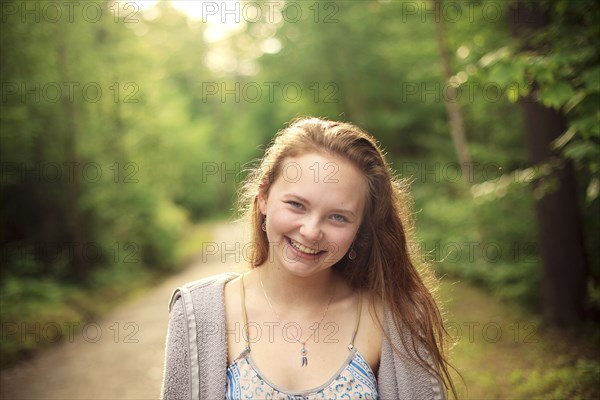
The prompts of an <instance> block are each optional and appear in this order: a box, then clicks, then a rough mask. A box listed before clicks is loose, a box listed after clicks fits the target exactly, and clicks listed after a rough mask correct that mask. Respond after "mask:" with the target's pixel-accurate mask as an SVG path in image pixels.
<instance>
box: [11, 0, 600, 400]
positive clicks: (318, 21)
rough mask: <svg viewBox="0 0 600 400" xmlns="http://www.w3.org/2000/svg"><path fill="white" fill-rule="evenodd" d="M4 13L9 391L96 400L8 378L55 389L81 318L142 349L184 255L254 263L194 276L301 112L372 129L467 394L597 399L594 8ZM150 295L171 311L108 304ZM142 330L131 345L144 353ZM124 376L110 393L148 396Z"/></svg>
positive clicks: (480, 5)
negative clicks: (265, 157)
mask: <svg viewBox="0 0 600 400" xmlns="http://www.w3.org/2000/svg"><path fill="white" fill-rule="evenodd" d="M1 7H2V8H1V11H2V14H1V18H2V20H1V38H0V45H1V53H0V73H1V96H2V99H1V115H0V129H1V147H0V156H1V163H0V189H1V196H2V199H1V206H0V210H1V215H0V251H1V265H2V266H1V270H0V277H1V283H0V288H1V297H0V300H1V314H0V315H1V319H2V342H1V355H2V358H1V365H2V375H3V378H2V386H3V387H4V388H6V387H8V386H7V385H10V382H13V388H12V389H2V390H3V392H2V394H3V397H5V398H10V397H18V396H22V397H20V398H36V397H35V396H38V395H39V396H41V394H39V393H44V394H43V396H44V398H54V397H53V396H59V395H58V394H57V393H61V394H60V396H59V397H62V398H69V394H71V395H72V396H73V398H84V396H88V397H87V398H100V395H98V394H97V393H99V392H94V390H93V389H92V388H91V387H88V388H87V391H83V392H78V391H77V389H74V388H73V387H72V386H68V385H77V383H73V382H70V383H69V379H67V378H65V380H64V382H63V384H61V385H62V386H61V387H60V388H57V389H56V390H62V392H51V391H49V387H48V386H46V388H45V389H44V388H41V389H39V390H40V392H36V393H33V392H27V390H29V389H31V388H29V389H27V388H23V387H20V388H19V389H16V388H14V385H15V384H14V382H21V381H19V380H18V379H23V380H24V381H23V382H25V381H28V382H31V380H32V379H33V380H34V381H35V380H38V379H46V378H41V377H40V375H39V374H38V373H36V372H35V371H36V370H35V369H32V368H34V367H32V365H35V363H36V362H37V361H35V360H38V358H39V357H40V355H41V354H48V352H49V351H57V350H56V348H60V349H61V350H60V351H63V352H65V351H68V350H67V349H68V346H67V345H69V344H72V343H73V342H76V340H70V339H73V336H74V337H76V338H78V339H79V341H83V342H85V344H93V343H95V342H94V341H93V340H91V339H90V338H91V337H92V336H91V335H92V333H90V332H87V331H86V330H83V332H84V333H85V334H84V335H82V334H80V332H81V331H80V328H81V327H86V328H89V327H90V326H92V325H90V324H91V323H95V322H93V321H100V320H103V318H104V321H106V318H107V316H110V315H112V316H113V317H112V318H113V319H112V322H111V323H114V324H117V325H116V326H115V325H114V324H113V325H109V326H108V329H110V330H107V328H106V327H105V328H104V332H105V335H106V334H110V335H111V338H112V337H114V338H115V340H111V343H113V344H114V346H116V345H124V344H127V343H131V342H126V341H125V339H124V337H127V336H126V334H128V333H129V334H131V333H132V332H133V334H135V332H137V331H135V326H138V328H139V325H127V326H126V324H125V323H123V322H124V321H135V318H136V317H135V315H138V313H142V312H150V313H152V314H153V315H154V314H156V313H158V314H161V315H163V314H164V318H166V316H167V315H166V304H167V301H168V295H169V290H168V289H165V288H170V289H172V288H173V287H174V286H169V285H171V284H172V283H173V281H172V280H169V279H173V277H176V276H179V277H182V275H181V274H185V273H186V272H185V271H189V268H190V267H193V268H197V269H196V270H194V271H196V272H195V275H194V276H195V277H191V279H197V277H198V276H200V275H202V274H206V273H207V271H209V270H210V272H211V273H212V272H215V271H224V270H226V269H227V268H228V267H226V264H227V265H229V266H230V267H231V268H239V267H240V265H243V263H244V260H243V257H241V259H240V257H237V258H235V257H234V260H233V262H232V261H231V259H230V260H229V261H227V262H223V258H222V257H217V258H216V259H215V260H214V262H215V263H220V265H219V266H218V267H214V268H212V269H206V268H205V269H202V268H204V267H203V265H205V264H206V263H207V261H208V260H207V259H206V258H205V255H206V254H207V253H210V255H211V256H215V255H218V254H220V253H221V252H222V251H223V250H224V249H222V248H220V247H219V245H221V244H222V245H224V243H225V241H227V240H229V241H230V242H229V243H230V244H231V243H232V242H231V240H232V238H233V237H236V236H232V235H224V236H223V235H222V237H223V239H222V241H220V240H221V239H218V240H217V239H215V235H216V234H217V233H216V232H222V229H226V227H227V226H228V225H227V224H228V223H229V222H228V221H232V220H233V219H234V215H235V210H234V204H235V199H236V190H237V188H238V187H239V184H240V182H241V181H242V180H243V178H244V176H245V171H246V170H247V169H248V168H249V167H250V166H252V165H253V163H254V161H255V160H256V159H257V158H258V157H260V156H261V154H262V151H263V150H264V148H265V146H266V145H267V144H268V143H269V141H270V140H271V138H272V137H273V135H274V134H275V132H277V131H278V130H279V129H281V128H283V127H285V126H286V124H287V123H288V122H289V121H290V120H291V119H293V118H295V117H299V116H307V115H311V116H320V117H326V118H330V119H336V120H345V121H350V122H352V123H355V124H357V125H359V126H361V127H363V128H364V129H366V130H367V131H368V132H370V133H371V134H372V135H374V136H375V137H376V138H377V140H379V142H380V143H381V146H382V147H383V148H385V150H386V152H387V157H388V160H389V161H390V163H391V165H392V167H393V168H394V169H395V171H396V172H397V174H398V175H399V176H401V177H404V178H407V179H410V180H411V181H412V185H411V190H412V195H413V197H414V211H415V217H416V224H417V230H416V241H415V242H414V243H413V245H414V246H415V248H416V249H417V250H418V251H419V252H420V254H422V255H423V256H424V257H425V258H427V259H428V260H429V261H431V264H432V268H434V270H435V273H436V275H437V276H438V277H440V278H441V286H440V290H439V292H438V295H439V300H440V304H441V305H442V306H443V307H444V308H445V310H446V311H445V313H446V318H447V321H448V330H449V333H450V335H451V336H452V337H453V339H454V342H455V346H454V349H453V353H452V360H453V362H454V364H455V366H456V368H457V370H458V371H459V372H461V374H462V375H463V378H464V383H463V381H461V380H460V378H457V379H458V380H457V384H458V388H459V394H460V397H461V398H490V399H491V398H511V399H516V398H519V399H521V398H523V399H529V398H553V399H555V398H571V399H572V398H598V397H597V396H599V395H600V357H599V354H600V351H599V346H598V344H599V342H600V331H599V330H598V319H599V311H600V286H599V285H600V239H599V236H598V232H599V231H600V213H599V207H598V206H599V201H600V200H599V199H598V194H599V191H600V180H599V179H600V172H599V171H600V165H599V160H600V150H599V145H600V128H599V126H600V124H599V118H600V109H599V105H600V94H599V93H600V64H599V51H598V50H599V49H598V43H600V42H599V36H600V35H599V27H600V23H599V22H600V20H599V14H600V8H599V7H598V5H597V3H596V2H595V1H593V0H589V1H587V0H577V1H567V0H555V1H546V0H540V1H535V2H528V1H504V0H503V1H500V0H474V1H447V0H441V1H438V0H436V1H433V0H431V1H375V0H369V1H367V0H364V1H268V2H263V1H257V2H247V1H227V2H224V1H167V0H164V1H150V0H145V1H86V2H77V1H75V2H54V1H48V2H46V1H3V2H2V3H1ZM224 227H225V228H224ZM219 229H221V231H220V230H219ZM239 247H240V246H239V242H238V248H237V249H238V250H239ZM233 248H234V251H235V249H236V247H235V244H234V245H233ZM228 251H229V253H231V249H229V250H228ZM215 265H216V264H215ZM188 275H189V273H188ZM188 275H186V278H189V276H188ZM165 282H169V285H167V286H164V285H165ZM161 285H162V286H161ZM159 287H161V288H163V289H161V290H162V292H161V293H162V296H161V297H160V298H159V299H158V303H157V304H158V308H157V309H152V311H141V309H140V308H138V309H136V308H135V307H134V308H132V309H130V310H129V311H128V312H129V313H130V314H129V316H128V317H123V316H121V317H115V316H114V315H115V314H111V313H113V312H115V310H119V307H122V306H123V304H125V303H126V304H129V305H131V304H132V303H131V301H137V302H138V303H136V304H138V307H141V306H140V304H145V303H143V302H144V299H146V298H149V297H151V296H153V295H155V293H156V292H155V290H157V288H159ZM132 299H134V300H132ZM127 302H129V303H127ZM119 318H121V319H119ZM140 318H141V317H140ZM119 323H120V325H119ZM100 326H103V325H98V327H100ZM67 327H72V330H70V329H71V328H69V329H67ZM146 330H153V331H157V332H159V333H160V335H159V336H158V338H157V339H156V343H158V344H157V345H156V346H158V347H156V348H153V350H152V351H153V352H155V353H156V354H157V355H156V359H157V360H158V362H157V364H158V365H153V366H152V368H151V371H150V372H148V374H145V373H144V374H145V375H144V376H145V377H146V378H148V379H150V378H151V383H149V384H148V385H146V386H147V387H145V388H146V389H148V388H150V390H152V391H153V392H152V393H156V395H145V394H140V393H141V392H138V396H137V398H156V397H158V396H159V393H158V392H157V390H159V388H160V374H161V372H162V364H161V363H162V361H161V360H162V358H161V357H162V353H161V352H162V347H161V346H162V343H164V333H166V319H162V320H160V321H159V322H157V323H156V325H154V326H152V327H151V328H147V329H146ZM118 333H120V334H121V336H119V337H118V338H117V336H118V335H116V336H115V334H118ZM143 333H144V330H143V329H140V335H143ZM161 335H162V336H161ZM81 336H83V339H82V338H81ZM141 337H142V338H143V336H141ZM117 339H118V340H117ZM148 340H149V339H148ZM135 343H136V344H135V346H136V347H135V349H137V350H136V351H134V352H132V354H131V356H128V357H133V358H135V357H136V355H140V354H142V353H144V352H145V351H146V350H145V349H146V347H145V346H146V345H147V343H145V342H144V340H141V341H139V342H135ZM114 346H113V347H114ZM132 346H134V345H130V346H129V347H132ZM88 347H89V346H88ZM49 348H51V349H50V350H49ZM84 351H86V350H85V349H82V350H81V352H79V351H78V353H77V354H78V355H77V356H73V357H83V356H82V354H83V353H82V352H84ZM106 351H110V350H106ZM62 354H63V355H64V354H66V353H62ZM61 357H62V358H57V359H56V360H60V361H56V360H55V361H52V362H50V361H48V363H50V364H48V365H46V366H45V368H52V369H51V370H48V369H46V370H45V372H44V375H46V376H47V377H48V378H47V379H52V377H53V376H54V375H56V376H58V374H60V372H59V369H60V368H63V367H64V368H66V366H68V365H69V364H71V363H72V362H73V360H72V359H69V358H68V357H67V356H61ZM52 363H53V364H52ZM57 364H59V365H57ZM138 364H139V363H138ZM90 365H94V360H93V359H92V360H91V361H90ZM107 365H110V366H109V367H107V368H108V370H109V371H110V369H111V368H115V366H114V363H111V362H109V361H107ZM146 367H148V365H146ZM148 368H149V367H148ZM113 372H114V370H113ZM73 373H75V372H69V373H65V374H66V375H65V376H71V377H72V376H73V375H72V374H73ZM79 373H81V374H82V376H83V375H86V374H88V375H89V374H91V373H90V372H86V371H85V370H83V371H82V370H80V372H79ZM95 373H98V372H97V371H96V372H95ZM123 373H127V371H124V372H123ZM129 373H130V376H122V375H120V374H119V375H116V376H114V377H113V378H112V380H110V382H109V383H110V385H107V382H105V381H104V382H100V383H99V387H100V388H103V390H106V388H107V387H110V386H112V385H117V386H118V382H119V381H124V382H131V381H132V380H136V379H138V378H140V376H137V375H135V373H134V372H132V370H131V369H129ZM28 374H29V375H28ZM69 374H71V375H69ZM32 376H35V378H32ZM108 376H110V375H108ZM149 377H150V378H149ZM17 378H18V379H17ZM107 379H108V378H107ZM79 385H80V386H81V385H82V384H81V381H80V382H79ZM90 385H91V384H90ZM32 386H35V385H32ZM79 389H81V388H79ZM119 390H120V391H119ZM124 390H125V389H115V391H114V392H111V395H110V396H112V397H111V398H125V397H127V396H131V397H136V396H135V395H133V394H132V395H126V394H125V391H124ZM140 390H141V389H140ZM18 393H21V394H20V395H19V394H18ZM75 393H78V394H77V395H75ZM82 393H87V394H82ZM94 393H96V394H94ZM110 396H108V395H104V397H102V398H108V397H110ZM131 397H129V398H131Z"/></svg>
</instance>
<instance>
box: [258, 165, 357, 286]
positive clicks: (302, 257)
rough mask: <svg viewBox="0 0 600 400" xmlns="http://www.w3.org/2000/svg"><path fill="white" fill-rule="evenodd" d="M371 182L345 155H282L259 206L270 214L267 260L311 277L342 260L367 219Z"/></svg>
mask: <svg viewBox="0 0 600 400" xmlns="http://www.w3.org/2000/svg"><path fill="white" fill-rule="evenodd" d="M366 195H367V183H366V179H365V177H364V176H363V174H362V173H361V172H360V171H359V170H358V169H357V168H356V167H354V165H352V164H351V163H350V162H349V161H346V160H345V159H342V158H338V157H332V156H328V155H322V154H319V153H307V154H303V155H301V156H298V157H290V158H287V159H285V160H284V162H283V164H282V169H281V173H280V175H279V176H278V177H277V178H276V179H275V182H273V183H272V184H271V187H270V188H269V190H268V192H267V193H261V194H260V195H259V207H260V211H261V212H262V214H263V215H266V217H267V222H266V226H267V237H268V239H269V262H273V263H274V264H275V266H276V267H280V268H283V269H284V270H286V271H288V272H289V273H291V274H293V275H296V276H310V275H312V274H314V273H317V272H319V271H323V270H325V269H327V268H329V267H331V266H332V265H334V264H335V263H336V262H338V261H339V260H340V259H341V258H342V257H344V255H345V254H346V252H347V251H348V249H349V248H350V245H351V244H352V242H353V240H354V238H355V236H356V232H357V231H358V228H359V227H360V224H361V222H362V219H363V209H364V206H365V199H366Z"/></svg>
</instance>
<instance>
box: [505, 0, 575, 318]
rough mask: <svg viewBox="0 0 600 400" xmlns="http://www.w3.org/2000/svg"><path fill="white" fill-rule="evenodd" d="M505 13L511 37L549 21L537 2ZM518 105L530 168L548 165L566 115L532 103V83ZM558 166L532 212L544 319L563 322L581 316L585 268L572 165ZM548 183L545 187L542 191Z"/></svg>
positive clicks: (540, 181)
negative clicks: (524, 97)
mask: <svg viewBox="0 0 600 400" xmlns="http://www.w3.org/2000/svg"><path fill="white" fill-rule="evenodd" d="M510 11H511V15H510V14H509V19H510V21H511V24H512V28H513V35H514V36H516V37H518V38H524V36H525V35H526V34H527V31H528V30H535V29H539V28H541V27H543V26H544V25H547V24H548V23H549V20H548V18H547V16H546V15H544V14H543V13H542V12H541V10H540V9H539V6H538V5H537V4H536V3H528V4H524V3H523V2H521V1H518V2H517V3H516V4H515V5H514V6H513V7H511V9H510ZM527 46H528V44H527V43H525V48H527ZM529 49H530V48H529ZM521 105H522V108H523V112H524V117H525V136H526V142H527V147H528V152H529V156H530V159H531V162H532V163H533V164H534V165H535V166H541V165H542V164H544V163H550V161H551V160H552V158H553V157H556V158H558V157H559V154H557V153H556V152H555V151H553V150H552V148H551V143H552V141H553V140H554V139H556V138H557V137H559V136H560V135H561V134H562V133H563V132H564V131H565V130H566V119H565V117H564V115H563V114H562V113H561V112H559V111H556V110H554V109H550V108H547V107H545V106H544V105H543V104H541V103H539V102H537V101H535V87H534V90H532V95H530V97H529V98H527V99H524V100H523V101H521ZM561 164H562V165H561V167H556V168H552V169H551V171H550V175H548V176H545V177H543V178H541V179H538V180H537V181H536V182H535V184H534V185H535V190H536V191H537V192H538V193H541V194H540V195H541V196H542V197H541V198H539V199H538V200H537V203H536V213H537V219H538V226H539V243H540V255H541V258H542V263H543V272H542V306H543V311H544V316H545V317H546V319H547V320H548V322H551V323H554V324H557V325H568V324H574V323H575V324H576V323H578V322H580V321H581V320H582V318H583V314H584V298H585V282H586V273H587V266H586V258H585V248H584V242H583V230H582V223H581V218H580V215H579V207H578V203H577V190H576V182H575V174H574V170H573V166H572V164H571V162H570V161H569V160H562V162H561ZM548 183H550V184H551V185H550V186H552V189H550V190H547V189H544V188H547V187H548V185H545V184H548ZM541 185H544V187H542V186H541Z"/></svg>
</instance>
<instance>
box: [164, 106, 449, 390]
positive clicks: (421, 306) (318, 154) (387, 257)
mask: <svg viewBox="0 0 600 400" xmlns="http://www.w3.org/2000/svg"><path fill="white" fill-rule="evenodd" d="M241 194H242V196H241V205H242V210H243V211H244V212H245V215H246V216H247V217H248V220H249V222H250V228H251V233H252V238H251V239H252V241H251V243H252V244H253V246H252V251H251V254H250V260H249V263H250V270H249V271H248V272H246V273H244V274H243V275H237V274H223V275H218V276H215V277H211V278H207V279H204V280H201V281H196V282H192V283H190V284H187V285H186V286H184V287H183V288H180V289H178V290H176V291H175V293H174V294H173V297H172V299H171V303H170V323H169V333H168V338H167V352H166V364H165V377H164V381H163V398H165V399H184V398H185V399H211V400H212V399H222V398H228V399H241V398H244V399H246V398H249V399H334V398H337V399H355V398H361V399H369V398H373V399H375V398H380V399H443V398H445V395H446V388H450V389H452V391H454V387H453V384H452V381H451V379H450V375H449V365H448V362H447V358H446V357H447V356H446V354H445V337H446V332H445V329H444V326H443V321H442V317H441V315H440V312H439V310H438V308H437V306H436V303H435V301H434V299H433V297H432V295H431V293H430V291H429V290H428V289H427V287H426V286H425V284H424V281H423V279H424V278H423V276H428V275H427V271H426V270H425V265H424V264H422V263H421V260H420V259H419V258H418V257H417V256H416V255H415V254H413V252H412V251H411V250H412V249H411V246H410V242H409V240H410V237H409V234H410V233H411V232H412V225H411V219H410V209H409V205H410V204H409V197H408V192H407V190H406V187H405V186H404V185H402V184H401V183H400V182H399V181H397V180H396V179H395V177H394V175H393V173H392V172H391V170H390V168H389V167H388V165H387V164H386V162H385V159H384V156H383V154H382V152H381V150H380V149H379V148H378V146H377V144H376V141H375V140H374V139H373V138H372V137H371V136H369V135H368V134H367V133H365V132H364V131H362V130H360V129H359V128H357V127H355V126H354V125H351V124H348V123H341V122H332V121H326V120H322V119H317V118H306V119H301V120H298V121H296V122H294V123H293V124H291V125H290V126H289V127H288V128H286V129H284V130H282V131H280V132H279V133H278V134H277V136H276V137H275V139H274V141H273V142H272V143H271V145H270V146H269V148H268V149H267V151H266V153H265V155H264V157H263V159H262V161H261V163H260V165H259V167H258V168H256V169H255V170H254V171H253V172H252V173H251V174H250V176H249V178H248V179H247V181H246V183H245V185H244V186H243V187H242V190H241ZM239 332H241V334H238V333H239Z"/></svg>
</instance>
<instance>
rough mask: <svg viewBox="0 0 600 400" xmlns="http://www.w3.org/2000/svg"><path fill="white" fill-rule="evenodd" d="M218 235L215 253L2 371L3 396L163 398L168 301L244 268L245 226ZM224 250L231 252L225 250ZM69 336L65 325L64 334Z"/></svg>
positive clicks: (0, 391) (228, 228) (225, 226)
mask: <svg viewBox="0 0 600 400" xmlns="http://www.w3.org/2000/svg"><path fill="white" fill-rule="evenodd" d="M213 237H214V246H212V247H210V250H211V251H210V253H215V254H213V255H208V256H199V257H198V259H197V260H195V261H194V262H193V263H191V265H190V267H189V268H187V269H186V270H184V271H183V272H181V273H180V274H177V275H175V276H173V277H171V278H169V279H167V280H165V281H164V282H163V283H162V284H160V285H159V286H158V287H156V288H153V289H151V290H150V291H149V292H147V293H145V294H144V295H143V296H142V297H139V298H136V299H133V300H131V301H129V302H127V303H125V304H122V305H121V306H119V307H118V308H117V309H115V310H113V312H111V313H110V314H108V315H106V316H105V317H104V318H103V319H102V320H101V321H97V323H89V324H86V325H84V327H85V328H84V329H83V330H82V331H80V332H76V333H75V334H74V335H73V337H72V340H69V339H67V340H66V341H65V342H64V343H62V344H60V345H58V346H56V347H55V348H52V349H49V350H48V351H45V352H43V353H42V354H40V355H39V356H38V357H36V358H34V359H32V360H30V361H26V362H23V363H21V364H18V365H17V366H15V367H13V368H11V369H7V370H5V371H2V374H1V377H0V397H1V398H2V399H28V400H30V399H61V400H67V399H73V400H74V399H77V400H82V399H90V400H91V399H93V400H99V399H158V398H160V388H161V381H162V372H163V363H164V361H163V359H164V345H165V338H166V329H167V323H168V311H167V303H168V300H169V298H170V295H171V293H172V291H173V289H174V288H176V287H177V286H180V285H182V284H184V283H186V282H189V281H193V280H197V279H201V278H203V277H206V276H210V275H214V274H218V273H222V272H227V271H238V272H239V271H240V270H241V268H242V263H241V262H240V260H236V259H235V255H233V253H234V250H235V248H236V246H238V245H237V243H240V244H242V243H246V241H245V238H244V235H243V230H242V229H241V228H240V226H239V225H237V224H222V225H218V226H217V227H216V228H215V231H214V236H213ZM242 246H243V244H242ZM222 249H225V250H226V251H224V252H221V250H222ZM238 249H239V247H238ZM238 253H239V252H238ZM203 258H204V259H203ZM236 261H237V262H236ZM67 332H68V328H66V327H65V331H64V332H63V334H65V333H67ZM66 336H67V337H68V335H66Z"/></svg>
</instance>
